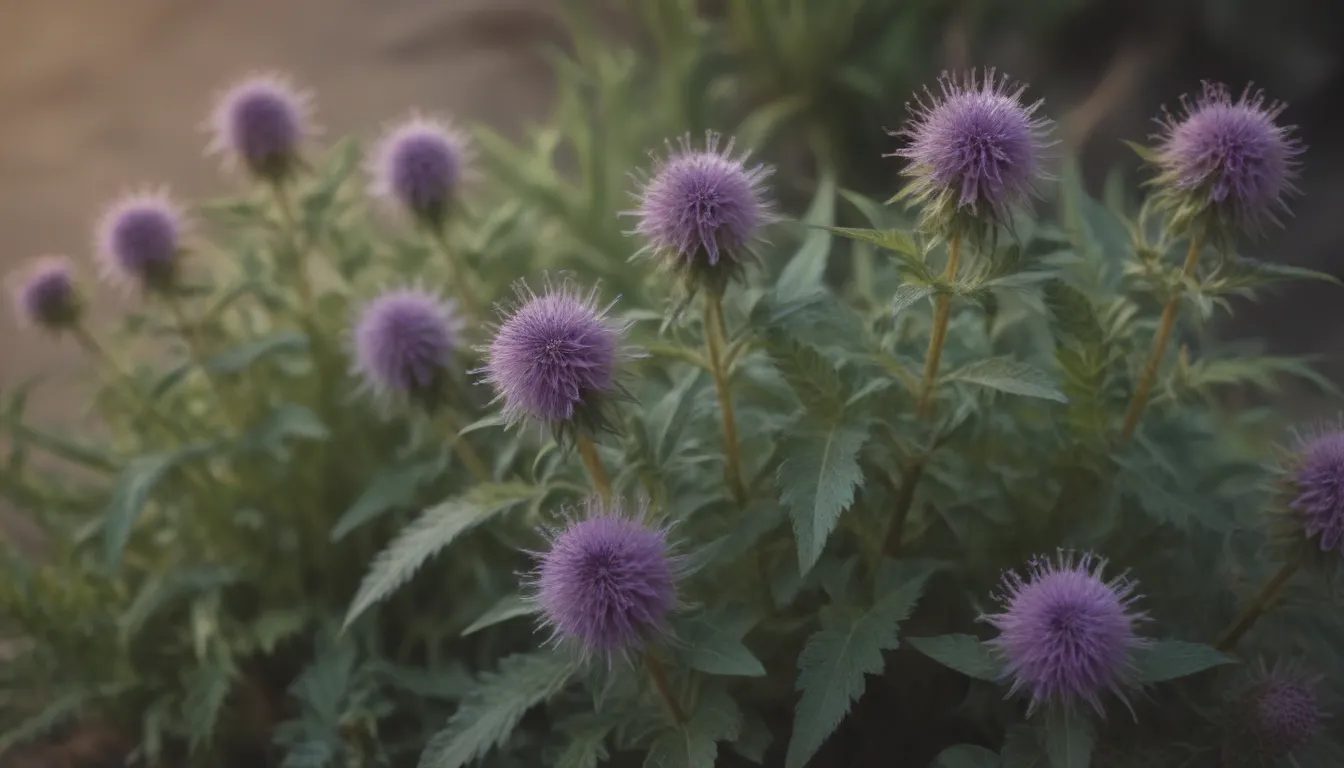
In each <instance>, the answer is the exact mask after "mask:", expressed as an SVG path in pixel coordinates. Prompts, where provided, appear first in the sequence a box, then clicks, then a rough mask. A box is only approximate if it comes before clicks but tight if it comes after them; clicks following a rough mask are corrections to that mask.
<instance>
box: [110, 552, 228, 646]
mask: <svg viewBox="0 0 1344 768" xmlns="http://www.w3.org/2000/svg"><path fill="white" fill-rule="evenodd" d="M240 578H241V573H240V572H239V570H238V569H237V568H234V567H229V566H223V565H199V566H194V567H185V568H175V569H173V570H170V571H168V572H167V573H163V574H155V575H153V576H151V577H150V578H149V579H146V580H145V583H144V584H143V585H141V587H140V592H139V593H138V594H137V595H136V596H135V600H133V601H132V602H131V606H130V607H129V608H127V609H126V612H125V613H123V614H122V615H121V618H120V619H119V620H118V622H117V623H118V624H119V625H120V626H121V630H122V631H123V632H125V633H126V634H127V636H134V635H135V634H137V633H138V632H139V631H140V629H141V628H142V627H143V626H144V624H145V622H147V621H149V620H150V619H151V618H153V617H154V616H155V614H157V613H158V612H159V611H160V610H162V609H163V607H164V606H166V605H169V604H171V603H173V602H176V601H177V600H180V599H181V598H183V597H187V596H189V595H194V594H198V593H200V592H204V591H208V590H212V589H220V588H221V587H226V586H228V585H230V584H236V583H237V582H238V581H239V580H240Z"/></svg>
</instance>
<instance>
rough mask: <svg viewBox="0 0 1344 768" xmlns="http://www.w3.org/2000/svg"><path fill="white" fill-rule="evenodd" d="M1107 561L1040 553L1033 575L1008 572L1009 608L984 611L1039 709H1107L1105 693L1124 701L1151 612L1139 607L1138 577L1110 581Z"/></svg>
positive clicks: (1010, 669) (1016, 678)
mask: <svg viewBox="0 0 1344 768" xmlns="http://www.w3.org/2000/svg"><path fill="white" fill-rule="evenodd" d="M1105 567H1106V561H1105V560H1103V559H1100V558H1096V557H1094V556H1093V555H1091V554H1084V555H1083V556H1082V557H1080V558H1078V559H1077V560H1076V561H1075V559H1074V558H1073V556H1071V555H1068V554H1065V553H1060V554H1059V555H1058V556H1057V558H1056V559H1054V560H1050V559H1046V558H1044V557H1041V558H1037V559H1035V560H1033V561H1032V562H1031V564H1030V566H1029V568H1028V572H1027V576H1026V578H1023V577H1021V576H1019V575H1018V574H1016V573H1009V574H1007V575H1005V577H1004V584H1003V585H1004V594H1003V595H1002V596H1001V599H1002V602H1003V604H1004V611H1003V612H1002V613H998V614H993V615H987V616H983V617H982V620H984V621H986V622H988V623H989V624H991V625H993V626H994V627H995V628H997V629H998V630H999V636H998V637H997V638H995V639H994V640H991V641H990V644H991V645H992V646H993V647H995V648H996V649H997V650H998V651H999V653H1000V654H1001V655H1002V656H1003V658H1004V661H1005V662H1006V672H1007V674H1008V675H1009V676H1010V677H1011V678H1012V692H1013V693H1016V692H1018V691H1026V692H1027V693H1029V694H1030V696H1031V705H1030V707H1031V709H1035V708H1036V707H1038V706H1040V705H1041V704H1046V703H1051V704H1062V705H1065V706H1072V705H1074V704H1076V703H1079V702H1086V703H1088V704H1090V705H1092V707H1093V708H1095V709H1096V710H1097V711H1098V712H1100V711H1101V695H1102V694H1103V693H1106V692H1107V691H1109V692H1111V693H1114V694H1116V695H1118V696H1120V698H1121V699H1124V688H1125V687H1126V685H1127V682H1128V680H1127V679H1128V678H1129V677H1130V673H1131V671H1132V654H1133V652H1134V651H1135V650H1136V649H1138V648H1140V647H1142V646H1143V645H1145V643H1146V641H1144V640H1142V639H1140V638H1139V637H1138V636H1137V635H1136V634H1135V625H1136V624H1137V623H1138V622H1140V621H1141V620H1143V619H1144V616H1143V614H1141V613H1137V612H1135V611H1134V610H1133V609H1132V605H1133V603H1134V601H1135V600H1136V599H1137V597H1136V596H1135V594H1134V589H1135V585H1134V583H1133V582H1131V581H1129V580H1128V579H1127V578H1126V577H1124V576H1119V577H1116V578H1113V579H1111V580H1110V581H1105V580H1103V579H1102V571H1103V570H1104V569H1105Z"/></svg>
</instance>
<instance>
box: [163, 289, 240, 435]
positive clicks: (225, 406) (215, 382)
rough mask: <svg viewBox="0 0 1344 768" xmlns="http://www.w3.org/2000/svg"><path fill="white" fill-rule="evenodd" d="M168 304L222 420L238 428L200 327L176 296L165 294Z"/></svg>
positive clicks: (238, 425) (235, 414)
mask: <svg viewBox="0 0 1344 768" xmlns="http://www.w3.org/2000/svg"><path fill="white" fill-rule="evenodd" d="M164 301H165V303H166V304H167V305H168V312H169V313H170V314H171V315H172V316H173V322H174V323H176V324H177V333H178V335H179V336H181V337H182V342H183V343H184V344H186V345H187V354H188V355H189V356H190V358H191V361H192V362H193V363H194V364H195V365H196V367H197V368H199V369H200V371H201V375H202V376H204V377H205V380H206V381H207V382H208V383H209V385H210V391H211V392H212V393H213V394H214V396H215V400H217V401H218V402H219V408H220V412H221V413H223V414H224V420H225V422H227V423H228V424H229V426H230V427H232V428H234V429H239V428H240V425H241V424H242V423H243V422H242V421H241V420H240V419H239V417H238V413H237V410H236V409H235V408H234V407H233V402H232V401H231V400H230V399H229V398H228V397H227V396H226V395H225V392H224V386H223V385H222V384H220V383H219V379H218V378H216V377H215V375H214V373H213V372H211V370H210V367H209V365H207V361H208V360H209V356H208V354H207V350H206V349H205V342H204V341H203V340H202V339H201V336H200V327H199V326H198V325H196V324H194V323H192V322H190V321H189V320H188V319H187V313H186V312H185V311H184V310H183V309H182V304H181V302H179V301H178V299H177V297H176V296H173V295H171V294H169V295H167V296H166V297H165V299H164Z"/></svg>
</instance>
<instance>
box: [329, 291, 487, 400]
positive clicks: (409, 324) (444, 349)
mask: <svg viewBox="0 0 1344 768" xmlns="http://www.w3.org/2000/svg"><path fill="white" fill-rule="evenodd" d="M460 331H461V322H460V320H459V318H458V316H457V313H456V310H455V307H454V305H453V303H452V302H451V301H445V300H443V299H440V298H439V297H438V296H436V295H434V294H432V293H430V292H428V291H424V290H420V289H416V288H401V289H397V290H391V291H386V292H384V293H383V294H382V295H380V296H378V297H377V298H375V299H373V300H372V301H370V302H369V303H368V304H366V305H364V307H363V309H362V310H361V311H360V314H359V318H358V319H357V320H356V322H355V326H354V329H353V330H352V332H351V342H352V346H353V356H354V361H353V370H354V372H355V373H356V374H358V375H359V376H360V377H361V378H362V379H363V380H364V382H365V384H366V386H368V387H369V389H371V390H372V391H373V392H375V393H376V394H378V395H380V396H382V397H385V398H390V399H410V400H413V401H415V402H418V403H420V404H422V405H424V406H426V407H428V408H433V407H435V406H436V405H437V404H438V403H439V401H440V396H441V395H442V389H443V386H444V385H445V384H446V382H447V378H448V376H450V374H451V368H450V366H451V364H452V360H453V353H454V352H455V351H456V350H457V347H458V339H459V333H460Z"/></svg>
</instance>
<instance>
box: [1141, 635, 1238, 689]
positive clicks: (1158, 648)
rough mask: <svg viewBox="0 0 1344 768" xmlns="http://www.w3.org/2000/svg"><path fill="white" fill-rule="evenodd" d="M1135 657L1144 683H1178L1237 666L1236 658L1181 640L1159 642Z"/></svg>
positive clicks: (1214, 649) (1211, 648) (1199, 644)
mask: <svg viewBox="0 0 1344 768" xmlns="http://www.w3.org/2000/svg"><path fill="white" fill-rule="evenodd" d="M1135 657H1136V658H1135V661H1134V665H1135V667H1136V668H1137V670H1138V674H1137V677H1138V681H1139V682H1141V683H1144V684H1150V683H1161V682H1164V681H1167V680H1175V679H1177V678H1180V677H1187V676H1189V675H1193V674H1196V673H1199V672H1203V671H1204V670H1206V669H1212V668H1214V667H1219V666H1222V665H1224V664H1235V663H1236V659H1233V658H1232V657H1230V656H1227V655H1225V654H1223V653H1221V652H1219V651H1218V649H1216V648H1213V647H1212V646H1208V645H1204V644H1203V643H1188V642H1184V641H1182V640H1157V641H1155V642H1153V643H1152V644H1151V645H1149V646H1147V647H1146V648H1140V649H1139V650H1138V651H1136V652H1135Z"/></svg>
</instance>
